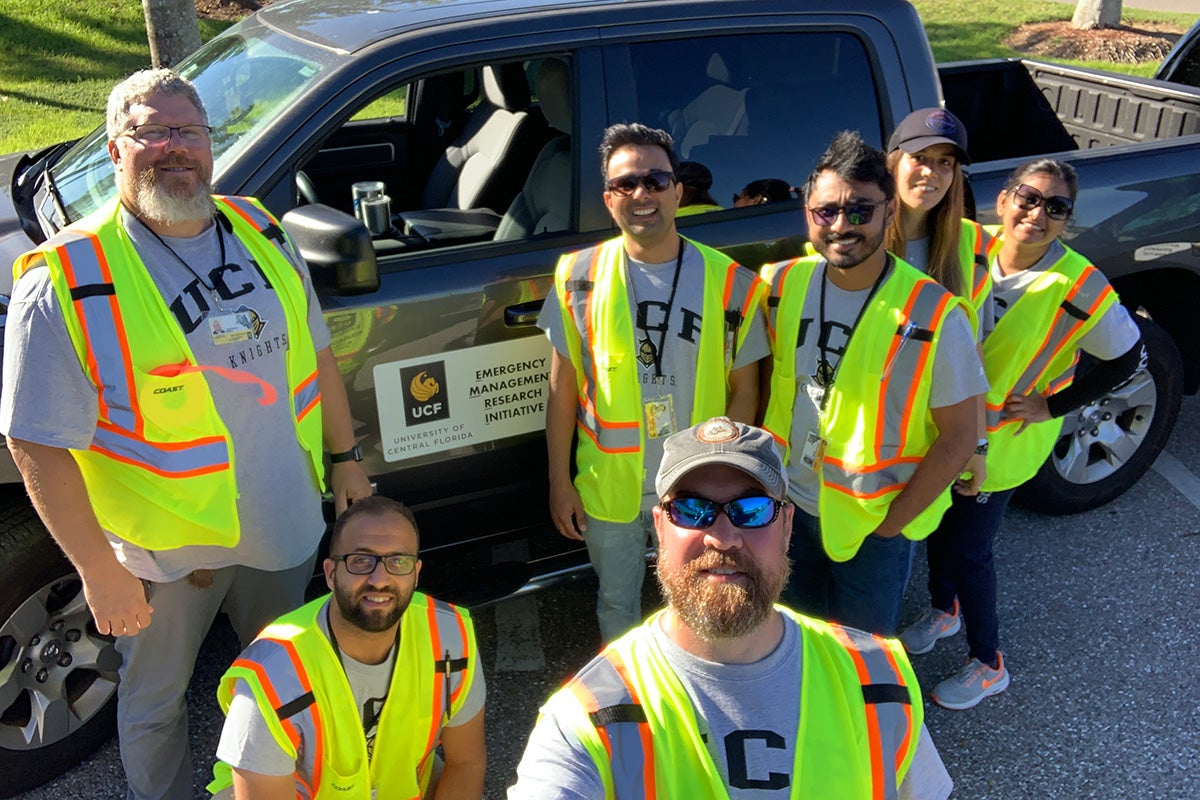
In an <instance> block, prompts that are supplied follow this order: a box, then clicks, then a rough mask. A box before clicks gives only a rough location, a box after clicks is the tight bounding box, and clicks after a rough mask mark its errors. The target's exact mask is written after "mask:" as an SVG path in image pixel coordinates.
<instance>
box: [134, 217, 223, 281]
mask: <svg viewBox="0 0 1200 800" xmlns="http://www.w3.org/2000/svg"><path fill="white" fill-rule="evenodd" d="M134 219H136V220H137V221H138V222H139V223H140V224H141V226H142V227H143V228H145V229H146V230H147V231H149V232H150V235H151V236H153V237H154V238H155V239H157V240H158V243H159V244H161V245H162V246H163V247H165V248H167V252H168V253H170V254H171V255H173V256H175V260H176V261H178V262H179V263H180V264H182V265H183V268H184V269H186V270H187V271H188V272H190V273H192V277H193V278H195V279H196V280H198V281H199V282H200V285H201V286H203V287H204V288H205V289H208V290H209V291H210V292H211V291H215V287H213V286H209V285H208V284H207V283H205V282H204V278H201V277H200V274H199V273H198V272H196V270H194V269H192V267H191V265H190V264H188V263H187V262H186V261H184V260H183V256H181V255H179V253H177V252H175V248H174V247H171V245H169V244H167V240H166V239H164V238H163V237H161V236H159V235H158V232H157V231H155V230H154V229H153V228H151V227H150V226H149V225H147V224H146V223H145V222H144V221H143V220H142V218H141V217H137V216H135V217H134ZM213 225H214V226H215V227H216V229H217V246H218V247H219V248H220V251H221V256H220V259H221V260H220V261H219V262H218V263H217V266H218V267H223V266H225V235H224V234H223V233H221V223H220V222H219V221H217V220H216V218H215V217H214V219H213Z"/></svg>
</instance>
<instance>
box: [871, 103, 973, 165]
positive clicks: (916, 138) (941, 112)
mask: <svg viewBox="0 0 1200 800" xmlns="http://www.w3.org/2000/svg"><path fill="white" fill-rule="evenodd" d="M934 144H949V145H953V146H954V152H955V155H957V156H958V160H959V162H960V163H962V164H970V163H971V157H970V156H969V155H968V154H967V129H966V128H965V127H963V124H962V122H960V121H959V119H958V117H956V116H954V115H953V114H951V113H950V112H949V111H947V110H946V109H944V108H919V109H917V110H916V111H914V112H912V113H911V114H909V115H908V116H907V117H905V118H904V121H903V122H901V123H900V126H899V127H898V128H896V130H895V132H894V133H893V134H892V137H891V138H890V139H888V147H887V149H888V152H889V153H890V152H892V151H893V150H896V149H897V148H898V149H900V150H903V151H904V152H906V153H909V154H912V153H916V152H917V151H919V150H924V149H925V148H926V147H929V146H930V145H934Z"/></svg>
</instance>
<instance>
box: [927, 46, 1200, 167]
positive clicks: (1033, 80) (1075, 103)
mask: <svg viewBox="0 0 1200 800" xmlns="http://www.w3.org/2000/svg"><path fill="white" fill-rule="evenodd" d="M938 74H939V76H940V78H941V83H942V92H943V94H944V96H945V100H946V107H947V108H948V109H950V110H951V111H952V112H954V114H955V115H957V116H958V118H959V119H961V120H962V122H963V124H964V125H966V127H967V133H968V136H969V141H970V149H971V158H972V160H973V161H975V162H983V161H998V160H1003V159H1009V158H1032V157H1035V156H1039V155H1048V154H1052V153H1060V152H1063V151H1068V150H1087V149H1091V148H1097V147H1109V146H1113V145H1128V144H1139V143H1144V142H1151V141H1155V140H1159V139H1168V138H1172V137H1177V136H1184V135H1188V134H1197V133H1200V90H1198V89H1191V88H1189V87H1184V86H1181V85H1178V84H1164V83H1162V82H1154V81H1151V80H1145V79H1142V78H1133V77H1127V76H1121V75H1113V74H1111V73H1106V72H1100V71H1097V70H1089V69H1082V68H1078V67H1068V66H1063V65H1061V64H1052V63H1049V62H1045V61H1036V60H1031V59H987V60H982V61H963V62H954V63H950V64H943V65H939V67H938Z"/></svg>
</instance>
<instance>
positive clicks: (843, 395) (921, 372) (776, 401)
mask: <svg viewBox="0 0 1200 800" xmlns="http://www.w3.org/2000/svg"><path fill="white" fill-rule="evenodd" d="M892 260H893V261H894V263H895V266H894V267H893V268H892V269H891V274H889V275H888V276H887V278H886V279H884V281H883V283H882V284H881V285H880V287H879V289H878V291H876V292H875V295H874V297H872V298H871V300H870V304H869V305H868V307H867V308H866V310H865V311H864V312H863V315H862V319H861V321H860V322H859V324H858V327H857V328H855V330H854V332H853V334H852V335H851V337H850V342H849V343H848V344H847V345H846V352H845V354H844V355H843V356H842V361H841V365H840V366H839V367H838V370H837V379H836V380H835V381H834V384H833V386H832V387H831V388H830V389H829V390H828V397H827V401H826V405H825V411H824V413H823V414H822V415H821V419H820V431H819V433H820V436H821V438H822V439H823V440H824V441H825V443H826V444H825V452H824V454H823V455H822V456H821V459H820V461H819V468H820V489H819V493H818V500H817V507H818V511H819V516H820V518H821V539H822V541H823V542H824V545H825V552H826V553H827V554H828V555H829V557H830V558H831V559H833V560H834V561H848V560H849V559H851V558H853V557H854V554H855V553H857V552H858V548H859V546H860V545H861V544H862V542H863V540H864V539H865V538H866V537H867V536H868V535H869V534H870V533H871V532H872V531H874V530H875V529H876V528H877V527H878V526H879V523H880V522H882V521H883V518H884V517H885V516H886V515H887V511H888V507H889V506H890V505H891V503H892V501H893V500H894V499H895V498H896V496H897V495H898V494H900V492H901V491H903V490H904V487H905V486H907V485H908V482H909V481H910V480H911V479H912V476H913V473H915V472H916V470H917V467H918V466H919V465H920V463H921V459H922V458H924V457H925V453H926V452H928V451H929V447H930V445H932V444H933V442H934V440H935V439H936V438H937V435H938V430H937V426H936V425H935V424H934V422H933V415H932V414H931V413H930V410H929V391H930V387H931V386H932V384H933V357H934V353H935V352H936V351H937V343H938V340H939V338H940V336H941V331H942V325H943V323H944V321H945V319H946V317H947V316H948V315H949V313H950V311H951V310H952V309H953V308H955V307H956V306H957V307H960V308H962V309H963V311H964V312H966V314H967V316H968V318H970V320H971V324H972V325H974V324H975V319H974V316H975V312H974V309H972V308H971V306H970V305H969V304H968V303H967V302H966V301H965V300H963V298H961V297H955V296H954V295H952V294H950V293H949V292H947V291H946V290H945V289H944V288H942V286H941V284H939V283H938V282H937V281H935V280H933V279H932V278H930V277H928V276H926V275H924V274H922V273H921V271H920V270H918V269H917V268H916V267H913V266H912V265H911V264H908V263H906V262H905V261H903V260H901V259H898V258H895V257H893V258H892ZM823 262H824V259H823V258H821V257H820V256H808V257H805V258H799V259H796V260H794V261H790V262H782V263H779V264H768V265H767V266H766V267H763V275H764V277H767V278H769V279H770V282H771V287H770V293H769V295H768V297H767V301H766V302H767V321H768V325H767V333H768V336H769V338H770V340H771V349H772V353H773V359H774V360H773V363H774V373H773V375H772V378H771V396H770V399H769V401H768V405H767V412H766V418H765V419H764V420H763V427H764V428H766V429H767V430H768V431H770V432H771V434H772V435H773V436H774V437H775V440H776V441H777V442H778V443H779V445H780V447H782V448H784V450H785V455H784V458H785V461H787V460H790V458H791V449H792V446H791V445H792V433H793V431H792V420H793V404H794V403H795V402H796V386H797V383H798V376H797V375H796V342H797V340H798V336H799V332H800V320H801V318H802V317H803V316H804V308H805V306H806V305H807V304H808V294H809V288H810V286H811V285H812V284H813V282H814V279H815V280H820V277H819V276H820V275H821V270H820V268H821V265H822V264H823ZM813 294H814V299H813V300H812V305H813V306H814V308H815V306H816V304H817V302H818V301H817V299H816V298H815V296H816V295H818V294H819V292H814V293H813ZM809 316H810V317H815V316H816V314H815V313H811V314H810V315H809ZM817 335H820V332H818V333H817ZM801 402H808V400H807V399H805V400H802V401H801ZM807 433H808V432H807V431H797V432H796V434H797V435H798V436H799V437H800V438H801V441H803V437H804V436H805V435H807ZM949 506H950V489H949V487H947V488H946V490H945V491H943V492H942V493H941V494H940V495H939V496H938V498H937V499H936V500H934V502H933V503H932V504H931V505H930V506H929V507H927V508H926V509H925V510H924V511H922V512H921V513H920V514H918V515H917V516H916V518H915V519H913V521H912V522H910V523H909V524H908V525H906V526H905V528H904V535H905V536H907V537H908V538H910V539H923V538H925V537H926V536H928V535H929V534H930V533H932V532H933V530H934V528H936V527H937V524H938V522H939V521H940V520H941V518H942V514H943V513H944V512H945V510H946V509H947V508H949Z"/></svg>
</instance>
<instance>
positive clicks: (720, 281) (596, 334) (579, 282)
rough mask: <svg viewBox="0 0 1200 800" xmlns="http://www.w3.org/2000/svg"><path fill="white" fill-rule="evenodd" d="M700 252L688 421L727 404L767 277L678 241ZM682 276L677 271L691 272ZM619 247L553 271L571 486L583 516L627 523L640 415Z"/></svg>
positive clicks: (634, 492)
mask: <svg viewBox="0 0 1200 800" xmlns="http://www.w3.org/2000/svg"><path fill="white" fill-rule="evenodd" d="M684 241H685V242H687V243H688V244H691V245H692V246H693V247H695V248H696V249H697V250H699V251H700V253H701V255H702V256H703V257H704V307H703V320H704V324H702V325H701V327H700V343H699V346H698V351H699V352H698V354H697V358H696V386H695V389H694V392H693V399H692V418H691V422H690V423H689V424H690V425H694V424H696V423H698V422H702V421H704V420H706V419H708V418H710V417H714V416H719V415H721V414H724V413H725V409H726V403H727V400H728V393H729V372H730V370H731V368H732V365H733V360H734V354H735V353H736V352H737V350H738V349H740V348H741V346H742V343H743V342H744V341H745V339H746V334H747V333H748V332H749V330H750V325H748V324H743V322H744V321H745V320H746V319H748V318H750V317H752V315H753V314H754V313H756V311H757V309H758V305H759V297H760V295H761V294H762V292H763V291H764V290H765V288H766V287H765V285H764V284H763V282H762V281H760V280H759V279H758V276H756V275H755V274H754V273H753V272H751V271H750V270H747V269H745V268H743V267H741V266H739V265H738V264H736V263H735V262H733V261H731V260H730V259H729V257H728V256H725V255H722V254H721V253H719V252H717V251H716V250H713V249H712V248H710V247H705V246H704V245H702V244H697V243H696V242H692V241H690V240H686V239H685V240H684ZM688 279H689V278H688V276H681V278H680V280H688ZM628 280H629V276H628V273H627V270H626V267H625V248H624V243H623V240H622V239H621V238H620V237H618V238H616V239H610V240H609V241H607V242H604V243H602V244H599V245H597V246H596V247H592V248H589V249H587V250H581V251H579V252H575V253H568V254H566V255H564V256H563V257H562V258H560V259H559V262H558V267H557V268H556V269H555V274H554V289H555V291H556V292H557V293H558V303H559V308H560V309H561V310H562V315H563V331H564V333H565V335H566V340H567V351H568V354H569V355H570V358H571V363H572V365H573V366H574V367H575V377H576V387H577V389H578V392H579V395H578V402H579V405H578V410H577V412H576V427H577V428H578V430H579V444H578V447H577V449H576V452H575V455H576V464H577V467H578V474H577V475H576V478H575V488H576V489H577V490H578V492H579V496H580V498H581V499H582V500H583V507H584V509H585V510H586V511H587V513H588V516H591V517H595V518H597V519H603V520H609V521H611V522H629V521H630V520H632V519H634V518H635V517H636V516H637V514H638V510H639V509H640V507H641V499H642V484H643V477H644V475H645V465H644V463H643V460H644V459H643V453H644V452H645V444H646V430H645V417H644V413H643V409H642V402H641V397H642V393H641V385H640V384H639V383H638V361H637V346H636V338H635V336H634V328H633V319H632V317H631V316H630V313H629V285H628Z"/></svg>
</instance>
